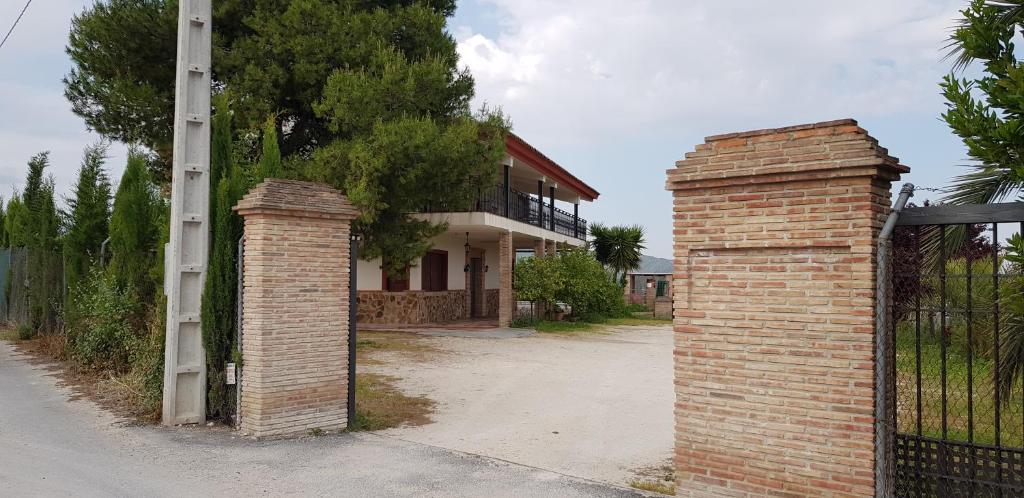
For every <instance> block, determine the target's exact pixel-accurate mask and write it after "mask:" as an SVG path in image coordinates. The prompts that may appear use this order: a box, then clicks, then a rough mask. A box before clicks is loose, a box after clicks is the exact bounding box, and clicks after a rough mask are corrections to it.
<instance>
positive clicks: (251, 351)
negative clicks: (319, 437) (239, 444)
mask: <svg viewBox="0 0 1024 498" xmlns="http://www.w3.org/2000/svg"><path fill="white" fill-rule="evenodd" d="M235 210H236V211H238V213H239V214H240V215H241V216H243V217H244V219H245V253H244V266H243V269H244V273H243V285H244V292H243V301H242V361H243V374H242V400H241V407H240V413H241V419H242V420H241V429H242V432H243V433H246V434H250V435H252V436H254V437H257V438H261V437H270V436H287V435H301V434H306V433H308V432H309V431H310V430H313V429H319V430H323V431H336V430H341V429H344V428H345V426H346V422H347V406H346V402H347V399H346V397H347V393H348V361H349V358H348V306H349V300H348V296H349V289H348V285H349V268H350V261H349V224H350V222H351V220H352V219H353V218H355V216H356V212H355V210H354V209H353V207H352V205H351V204H350V203H349V202H348V200H347V199H346V198H345V196H344V195H342V194H341V193H340V192H338V191H337V190H334V189H331V188H329V187H327V186H325V185H321V184H317V183H309V182H299V181H291V180H267V181H265V182H263V183H261V184H259V185H257V186H256V187H255V188H254V189H252V190H251V191H250V192H249V193H248V194H247V195H246V196H245V197H244V198H243V199H242V200H241V201H240V202H239V203H238V205H237V206H235Z"/></svg>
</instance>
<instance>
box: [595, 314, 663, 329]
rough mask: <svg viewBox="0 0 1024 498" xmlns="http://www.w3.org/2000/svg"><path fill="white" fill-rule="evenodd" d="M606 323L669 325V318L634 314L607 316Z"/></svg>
mask: <svg viewBox="0 0 1024 498" xmlns="http://www.w3.org/2000/svg"><path fill="white" fill-rule="evenodd" d="M605 324H606V325H623V326H637V327H639V326H644V325H671V324H672V319H671V318H654V317H643V316H634V317H631V318H609V319H608V321H607V322H605Z"/></svg>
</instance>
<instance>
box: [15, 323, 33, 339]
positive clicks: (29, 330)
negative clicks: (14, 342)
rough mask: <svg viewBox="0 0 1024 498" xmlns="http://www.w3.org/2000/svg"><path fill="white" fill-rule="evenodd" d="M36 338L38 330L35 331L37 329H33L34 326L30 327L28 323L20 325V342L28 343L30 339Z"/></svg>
mask: <svg viewBox="0 0 1024 498" xmlns="http://www.w3.org/2000/svg"><path fill="white" fill-rule="evenodd" d="M35 336H36V329H35V327H33V326H31V325H29V324H27V323H22V324H20V325H18V339H19V340H22V341H27V340H29V339H32V338H33V337H35Z"/></svg>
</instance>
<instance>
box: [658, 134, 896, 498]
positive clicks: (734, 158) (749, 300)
mask: <svg viewBox="0 0 1024 498" xmlns="http://www.w3.org/2000/svg"><path fill="white" fill-rule="evenodd" d="M907 171H909V169H908V168H907V167H905V166H902V165H900V164H899V161H898V160H897V159H896V158H894V157H891V156H889V155H888V153H887V151H886V149H884V148H882V147H879V146H878V143H877V141H876V140H875V139H873V138H871V137H870V136H868V134H867V132H866V131H864V130H863V129H861V128H859V127H858V126H857V122H856V121H853V120H842V121H834V122H827V123H818V124H810V125H801V126H793V127H788V128H779V129H769V130H759V131H751V132H744V133H732V134H728V135H719V136H713V137H708V138H707V139H706V142H705V143H704V144H702V145H698V146H697V148H696V151H694V152H690V153H688V154H686V158H685V159H684V160H681V161H679V162H677V163H676V167H675V169H672V170H669V171H668V183H667V188H668V190H671V191H672V193H673V197H674V207H673V220H674V223H673V234H674V252H675V273H674V278H673V295H674V300H675V311H674V328H675V337H676V340H675V384H676V409H675V417H676V451H675V463H676V469H677V481H678V482H677V489H678V494H679V495H680V496H762V495H779V496H783V495H785V496H819V495H822V496H872V495H873V494H874V492H875V488H874V456H875V455H874V434H873V431H874V427H873V423H874V372H873V350H874V345H873V338H874V327H873V325H874V319H873V317H874V301H873V297H874V292H875V284H874V282H875V260H874V258H875V252H876V247H877V246H876V237H877V235H878V232H879V231H880V229H881V227H882V224H883V222H884V220H885V215H886V214H887V213H888V211H889V205H890V201H889V197H890V193H889V192H890V182H892V181H894V180H897V179H899V176H900V174H901V173H906V172H907Z"/></svg>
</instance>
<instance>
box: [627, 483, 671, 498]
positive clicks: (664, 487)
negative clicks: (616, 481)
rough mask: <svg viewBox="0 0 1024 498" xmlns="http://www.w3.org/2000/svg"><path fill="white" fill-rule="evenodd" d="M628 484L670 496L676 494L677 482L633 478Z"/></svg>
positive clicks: (642, 489)
mask: <svg viewBox="0 0 1024 498" xmlns="http://www.w3.org/2000/svg"><path fill="white" fill-rule="evenodd" d="M627 484H629V487H631V488H636V489H639V490H641V491H650V492H651V493H659V494H663V495H669V496H675V494H676V485H675V483H671V482H667V481H654V480H650V479H631V480H630V481H629V482H628V483H627Z"/></svg>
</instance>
